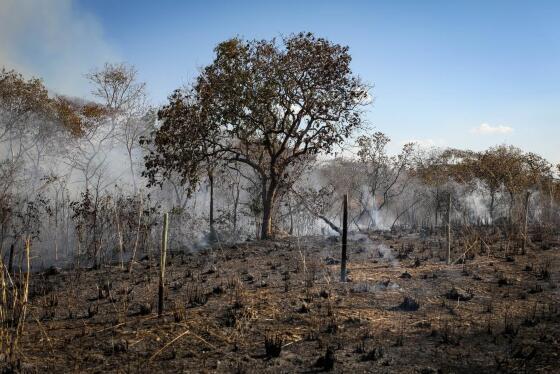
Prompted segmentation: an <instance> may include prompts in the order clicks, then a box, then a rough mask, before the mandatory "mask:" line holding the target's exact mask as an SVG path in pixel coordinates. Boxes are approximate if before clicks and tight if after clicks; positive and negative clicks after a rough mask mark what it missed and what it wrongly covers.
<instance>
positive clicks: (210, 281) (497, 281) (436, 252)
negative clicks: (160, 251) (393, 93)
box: [17, 232, 560, 373]
mask: <svg viewBox="0 0 560 374" xmlns="http://www.w3.org/2000/svg"><path fill="white" fill-rule="evenodd" d="M445 251H446V249H445V240H444V238H443V237H442V236H437V235H429V234H426V235H424V236H420V235H419V234H414V233H401V234H396V233H393V234H391V233H379V232H378V233H371V234H368V235H365V234H352V235H350V241H349V265H348V268H349V277H350V280H349V282H346V283H341V282H340V281H339V269H340V267H339V261H338V259H339V258H340V243H339V242H338V238H325V237H305V238H288V239H283V240H276V241H268V242H243V243H238V244H235V245H220V244H219V243H218V244H216V245H214V246H213V247H212V248H208V249H205V250H202V251H199V252H197V253H178V252H176V253H172V254H170V256H169V257H168V261H167V262H168V264H167V273H166V294H165V311H164V314H163V316H162V317H159V318H158V316H157V306H156V305H157V289H158V271H159V265H158V261H159V259H158V258H157V257H156V256H151V257H150V256H144V257H143V258H142V259H141V260H140V261H139V262H138V264H136V265H135V267H134V268H133V271H132V273H130V274H129V273H127V272H126V271H124V270H122V269H120V267H119V266H113V267H105V268H102V269H99V270H89V271H87V270H83V271H80V272H77V271H69V270H68V271H67V270H64V271H60V270H57V269H49V270H48V271H46V272H44V273H41V274H35V275H34V276H33V279H32V289H31V300H30V312H29V317H28V322H27V324H26V330H25V333H24V336H23V337H22V340H21V355H22V357H23V358H22V360H21V362H20V364H19V367H18V368H17V369H18V370H21V371H24V372H57V373H58V372H97V373H100V372H126V373H128V372H142V373H144V372H163V371H165V372H200V373H211V372H219V373H253V372H254V373H262V372H267V373H293V372H304V373H305V372H307V373H312V372H321V371H329V370H332V371H334V372H347V373H361V372H375V373H439V372H441V373H494V372H504V373H506V372H507V373H509V372H520V373H521V372H523V373H554V372H560V297H559V296H560V292H559V289H558V288H557V287H558V284H559V282H560V277H559V272H558V270H559V269H560V248H559V246H558V243H557V241H555V240H551V241H549V242H547V243H544V242H533V243H531V245H530V246H529V248H528V250H527V251H526V253H525V254H519V249H513V248H510V249H508V247H507V246H506V245H505V244H504V242H503V240H500V239H493V240H490V239H488V238H487V239H486V242H484V244H483V245H482V244H479V243H478V242H475V244H472V245H470V247H469V244H468V243H467V239H464V240H463V239H461V238H459V239H457V240H456V241H455V244H454V246H453V256H452V258H454V259H457V258H460V259H461V258H465V260H464V261H462V260H461V261H458V262H457V263H455V264H451V265H447V264H446V263H445V261H444V259H445ZM465 251H466V254H465V255H464V256H463V257H460V256H461V255H462V254H463V253H464V252H465Z"/></svg>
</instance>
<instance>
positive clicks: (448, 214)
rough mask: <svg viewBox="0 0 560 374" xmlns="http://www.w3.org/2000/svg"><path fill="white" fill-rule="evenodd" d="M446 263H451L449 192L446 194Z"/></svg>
mask: <svg viewBox="0 0 560 374" xmlns="http://www.w3.org/2000/svg"><path fill="white" fill-rule="evenodd" d="M447 264H451V192H450V193H449V194H448V195H447Z"/></svg>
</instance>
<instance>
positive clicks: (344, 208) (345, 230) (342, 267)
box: [340, 195, 348, 282]
mask: <svg viewBox="0 0 560 374" xmlns="http://www.w3.org/2000/svg"><path fill="white" fill-rule="evenodd" d="M347 241H348V195H344V197H343V200H342V254H341V259H340V281H341V282H346V261H347V253H346V246H347Z"/></svg>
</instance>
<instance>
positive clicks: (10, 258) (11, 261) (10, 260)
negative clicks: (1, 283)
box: [8, 243, 14, 274]
mask: <svg viewBox="0 0 560 374" xmlns="http://www.w3.org/2000/svg"><path fill="white" fill-rule="evenodd" d="M13 270H14V244H13V243H12V245H10V254H9V255H8V274H13Z"/></svg>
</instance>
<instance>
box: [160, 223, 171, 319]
mask: <svg viewBox="0 0 560 374" xmlns="http://www.w3.org/2000/svg"><path fill="white" fill-rule="evenodd" d="M168 227H169V213H165V215H164V216H163V232H162V234H161V255H160V263H159V290H158V317H161V315H162V314H163V284H164V282H165V256H166V254H167V229H168Z"/></svg>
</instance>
